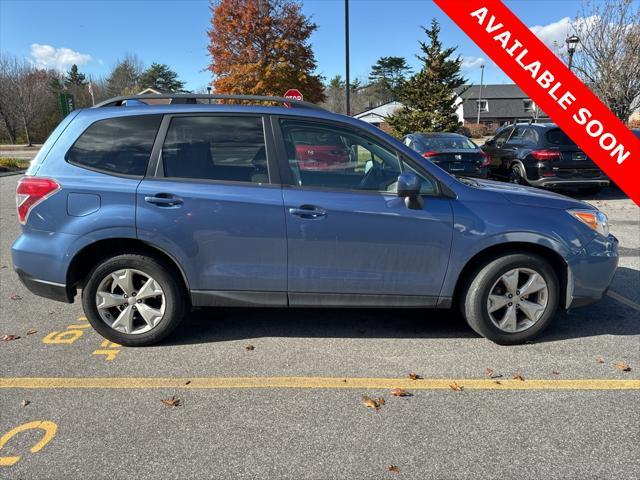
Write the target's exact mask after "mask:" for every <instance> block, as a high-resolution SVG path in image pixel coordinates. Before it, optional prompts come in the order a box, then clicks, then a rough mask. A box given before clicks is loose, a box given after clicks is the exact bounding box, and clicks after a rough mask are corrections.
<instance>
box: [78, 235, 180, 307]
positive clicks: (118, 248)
mask: <svg viewBox="0 0 640 480" xmlns="http://www.w3.org/2000/svg"><path fill="white" fill-rule="evenodd" d="M123 253H143V254H147V255H151V256H154V257H156V258H160V259H162V260H164V261H165V262H167V263H168V264H169V265H170V266H171V267H173V268H174V269H175V271H176V273H179V278H181V279H182V284H183V286H184V288H185V293H186V294H187V295H188V296H190V289H189V281H188V279H187V276H186V274H185V272H184V270H183V269H182V267H181V266H180V264H179V263H178V262H177V261H176V259H175V258H173V257H172V256H171V255H170V254H169V253H167V252H166V251H164V250H163V249H161V248H159V247H157V246H156V245H152V244H150V243H148V242H144V241H142V240H139V239H135V238H108V239H102V240H97V241H95V242H93V243H90V244H88V245H86V246H84V247H83V248H82V249H81V250H79V251H78V252H77V253H76V254H75V255H74V257H73V259H72V260H71V262H70V263H69V267H68V268H67V282H66V283H67V289H71V291H72V292H73V294H74V295H75V289H76V288H77V287H82V286H84V284H85V281H86V278H87V276H88V275H89V273H90V272H91V270H92V269H93V267H95V266H96V264H97V263H98V262H100V261H101V260H104V259H106V258H109V257H112V256H115V255H120V254H123Z"/></svg>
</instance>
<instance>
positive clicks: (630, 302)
mask: <svg viewBox="0 0 640 480" xmlns="http://www.w3.org/2000/svg"><path fill="white" fill-rule="evenodd" d="M607 296H608V297H611V298H613V299H614V300H617V301H618V302H620V303H622V304H624V305H626V306H627V307H631V308H633V309H634V310H637V311H639V312H640V304H638V303H636V302H634V301H633V300H629V299H628V298H627V297H623V296H622V295H620V294H619V293H616V292H613V291H611V290H609V291H608V292H607Z"/></svg>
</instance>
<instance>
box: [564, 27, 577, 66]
mask: <svg viewBox="0 0 640 480" xmlns="http://www.w3.org/2000/svg"><path fill="white" fill-rule="evenodd" d="M565 42H567V52H568V53H569V70H571V67H572V66H573V54H574V53H576V47H577V46H578V44H579V43H580V39H579V38H578V36H577V35H571V36H570V37H567V39H566V40H565Z"/></svg>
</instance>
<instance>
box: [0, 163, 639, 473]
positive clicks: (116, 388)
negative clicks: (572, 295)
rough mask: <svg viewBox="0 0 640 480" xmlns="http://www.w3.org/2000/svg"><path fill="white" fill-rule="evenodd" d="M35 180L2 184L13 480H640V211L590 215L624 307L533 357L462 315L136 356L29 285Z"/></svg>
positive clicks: (586, 316) (205, 321)
mask: <svg viewBox="0 0 640 480" xmlns="http://www.w3.org/2000/svg"><path fill="white" fill-rule="evenodd" d="M17 179H18V177H16V176H11V177H3V178H0V232H1V233H0V235H1V238H0V303H1V305H0V337H1V336H3V335H15V336H19V337H20V338H18V339H15V340H12V341H0V477H2V478H23V479H24V478H38V479H42V478H110V479H113V478H124V477H133V476H135V477H137V478H140V479H144V478H158V477H163V478H183V477H187V478H291V479H301V478H317V479H326V478H420V479H427V478H434V479H436V478H437V479H441V478H456V479H458V478H470V479H471V478H478V477H483V478H535V479H539V478H544V479H551V478H580V479H585V478H628V479H630V478H639V474H638V468H637V467H638V464H639V462H640V443H638V438H639V435H640V407H639V405H640V402H639V400H640V375H639V373H640V209H639V208H638V207H637V206H636V205H634V204H633V202H631V201H630V200H628V199H626V198H625V197H624V196H623V195H622V194H620V193H619V192H618V191H617V190H615V189H609V190H607V191H606V192H605V193H604V194H603V195H601V196H600V197H599V198H597V199H587V200H588V201H590V202H592V203H594V204H595V205H596V206H598V208H600V209H602V210H603V211H604V212H605V213H607V214H608V215H609V218H610V221H611V229H612V233H614V234H615V235H616V236H618V238H619V239H620V254H621V259H620V268H619V270H618V272H617V274H616V277H615V279H614V282H613V285H612V287H611V292H610V294H609V295H608V296H607V297H605V298H604V299H603V300H602V301H601V302H600V303H598V304H596V305H593V306H590V307H586V308H583V309H576V310H574V311H571V312H569V313H564V312H563V313H559V314H558V316H557V318H556V320H555V322H554V324H553V325H552V327H551V328H550V329H549V330H547V332H546V333H545V334H544V335H543V336H542V337H540V338H539V339H538V340H536V341H535V342H534V343H530V344H526V345H522V346H515V347H501V346H497V345H494V344H492V343H490V342H488V341H486V340H484V339H482V338H479V337H477V336H476V335H475V334H473V332H472V331H471V330H470V329H469V328H468V327H467V326H466V325H465V324H464V322H463V321H462V320H461V319H460V318H458V317H457V316H456V315H453V314H451V313H448V312H438V313H434V312H427V311H413V310H410V311H398V310H395V311H384V310H375V311H372V310H315V311H314V310H290V311H281V310H244V309H237V310H232V309H229V310H222V311H217V310H203V311H199V312H195V313H193V314H191V315H190V316H189V317H188V319H187V320H186V321H185V323H184V324H183V325H182V327H181V328H180V330H179V331H178V332H177V333H176V334H174V335H173V336H172V337H171V338H170V339H169V340H168V341H166V342H164V343H163V344H162V345H158V346H154V347H148V348H138V349H131V348H124V347H120V346H118V345H114V344H110V343H108V342H105V341H103V339H102V338H101V337H99V336H98V335H97V334H96V333H94V332H93V330H92V329H91V328H90V327H88V324H87V322H86V320H85V319H84V317H83V316H82V315H83V314H82V310H81V307H80V305H79V303H78V302H76V303H75V304H72V305H67V304H62V303H56V302H51V301H48V300H45V299H41V298H38V297H35V296H33V295H32V294H30V293H29V292H28V291H27V290H26V289H25V288H24V287H22V285H20V284H19V283H18V279H17V276H16V275H15V273H14V272H13V270H12V267H11V258H10V247H11V243H12V242H13V240H14V239H15V237H16V236H17V235H18V232H19V228H18V224H17V221H16V218H15V204H14V190H15V185H16V181H17ZM248 346H252V347H253V349H248V348H247V347H248ZM620 362H623V363H625V364H627V365H628V366H629V367H630V369H631V370H630V371H622V370H621V369H620V368H617V367H616V364H617V363H620ZM487 369H491V370H492V371H493V373H492V375H491V377H492V378H490V376H489V375H488V374H487ZM410 373H416V374H417V375H419V376H420V377H422V378H421V379H417V380H412V379H410V378H409V377H408V375H409V374H410ZM489 373H491V372H489ZM514 376H519V378H520V379H519V378H516V379H514V378H513V377H514ZM452 385H453V387H454V388H457V387H458V386H459V387H460V388H461V390H459V391H458V390H454V388H452V387H451V386H452ZM393 388H404V389H405V390H407V391H408V392H410V393H411V394H412V396H407V397H395V396H393V395H392V393H391V390H392V389H393ZM363 395H366V396H369V397H371V398H372V399H374V400H375V401H376V402H377V401H378V400H377V399H379V398H380V397H383V398H384V399H385V402H384V405H381V406H380V407H379V409H373V408H367V407H366V406H365V405H364V404H363V400H362V396H363ZM171 397H175V400H179V406H170V405H167V404H165V403H163V401H162V400H167V402H166V403H169V404H171V403H175V402H171V401H169V399H171ZM27 402H28V404H27ZM392 465H393V466H395V467H396V468H395V469H394V468H391V469H390V466H392Z"/></svg>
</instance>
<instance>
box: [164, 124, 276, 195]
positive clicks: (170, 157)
mask: <svg viewBox="0 0 640 480" xmlns="http://www.w3.org/2000/svg"><path fill="white" fill-rule="evenodd" d="M162 162H163V167H164V174H165V176H166V177H178V178H198V179H206V180H222V181H234V182H253V183H266V182H268V181H269V174H268V168H267V155H266V150H265V146H264V132H263V128H262V118H260V117H244V116H236V117H231V116H201V117H182V116H180V117H174V118H173V119H172V120H171V124H170V125H169V130H168V131H167V136H166V138H165V141H164V145H163V147H162Z"/></svg>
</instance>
